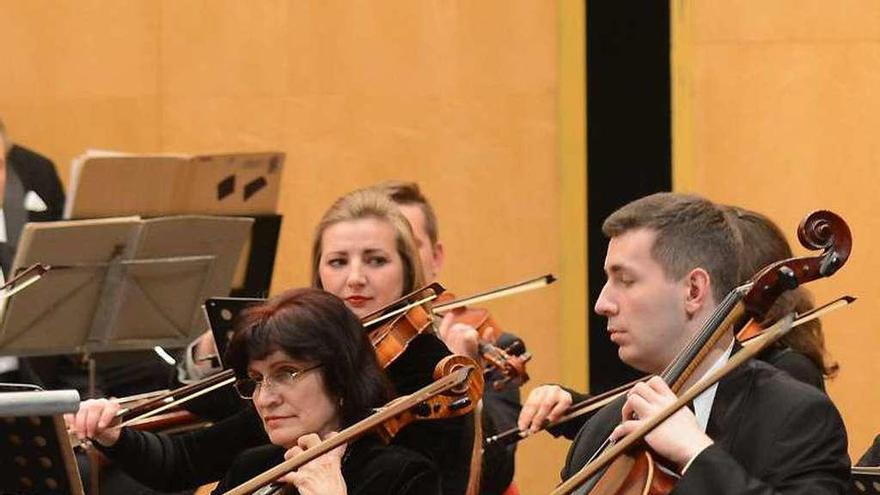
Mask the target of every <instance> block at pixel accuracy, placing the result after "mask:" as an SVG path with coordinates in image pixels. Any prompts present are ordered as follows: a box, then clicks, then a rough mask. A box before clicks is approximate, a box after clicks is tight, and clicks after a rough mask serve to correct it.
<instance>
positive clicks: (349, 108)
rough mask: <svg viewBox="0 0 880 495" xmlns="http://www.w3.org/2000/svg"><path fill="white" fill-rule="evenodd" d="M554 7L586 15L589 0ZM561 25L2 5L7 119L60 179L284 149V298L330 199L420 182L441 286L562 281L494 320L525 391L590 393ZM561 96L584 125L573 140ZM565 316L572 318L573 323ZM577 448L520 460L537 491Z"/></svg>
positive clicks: (358, 5)
mask: <svg viewBox="0 0 880 495" xmlns="http://www.w3.org/2000/svg"><path fill="white" fill-rule="evenodd" d="M560 5H562V9H563V10H564V11H565V9H568V12H569V13H571V12H572V10H571V9H574V10H573V12H574V13H575V15H576V14H577V12H578V11H580V13H581V14H580V15H581V16H582V9H583V7H582V5H580V2H571V1H562V2H560ZM557 8H558V6H557V4H556V3H554V2H545V1H540V2H536V1H513V2H511V1H508V0H494V1H479V2H474V1H449V2H435V1H428V0H425V1H416V2H414V1H410V0H395V1H387V2H366V1H329V2H325V1H310V2H306V1H300V0H260V1H253V2H243V1H238V0H211V1H208V0H202V1H197V0H164V1H156V0H130V1H126V2H114V1H109V0H33V1H28V2H20V1H18V0H0V12H2V13H3V14H2V15H0V46H2V47H3V50H2V53H3V55H4V56H3V59H4V64H3V65H4V68H5V70H4V75H3V77H0V116H2V117H3V118H4V119H5V120H6V123H7V125H8V126H9V128H10V131H11V133H12V134H13V136H14V138H16V139H18V140H19V141H20V142H22V143H25V144H27V145H30V146H32V147H33V148H35V149H37V150H40V151H41V152H43V153H45V154H47V155H48V156H50V157H51V158H53V159H54V160H55V162H56V163H57V165H58V166H59V169H60V170H61V172H62V176H63V177H64V180H65V181H66V180H67V173H68V169H69V165H68V164H69V161H70V159H71V157H73V156H74V155H76V154H78V153H80V152H82V151H83V150H84V149H86V148H110V149H118V150H125V151H134V152H146V151H172V152H209V151H233V150H265V149H279V150H282V151H285V152H286V153H287V163H286V169H285V174H284V178H283V188H282V197H281V201H280V211H281V213H283V214H284V216H285V219H284V225H283V230H282V235H281V245H280V252H279V256H278V260H277V265H276V270H275V283H274V287H273V289H274V290H275V291H277V290H279V289H281V288H283V287H287V286H291V285H304V284H306V283H307V281H308V273H307V271H308V249H309V243H310V239H311V231H312V226H313V225H314V224H315V223H316V220H317V219H318V217H319V216H320V214H321V213H322V211H323V210H324V209H325V208H326V207H327V206H328V205H329V204H330V203H331V201H332V200H333V199H334V198H335V197H337V196H338V195H340V194H342V193H344V192H346V191H348V190H350V189H352V188H355V187H359V186H363V185H366V184H369V183H372V182H375V181H378V180H382V179H387V178H402V179H411V180H417V181H419V182H420V183H421V184H422V185H423V186H424V189H425V191H426V192H427V194H428V195H429V196H430V197H431V198H432V200H433V201H434V203H435V206H436V209H437V211H438V213H439V216H440V218H441V220H442V225H441V232H442V237H443V240H444V241H445V243H446V247H447V251H448V260H449V261H448V266H447V269H446V270H445V273H444V277H443V279H444V282H445V283H446V284H447V286H448V287H450V288H451V289H453V290H455V291H456V292H458V293H459V294H468V293H471V292H474V291H477V290H481V289H485V288H489V287H491V286H494V285H497V284H501V283H506V282H510V281H514V280H517V279H521V278H524V277H528V276H532V275H537V274H541V273H544V272H548V271H552V272H555V273H557V274H559V275H561V276H562V277H563V279H564V280H566V284H567V285H559V286H556V287H553V288H550V289H547V290H544V291H541V292H539V293H532V294H528V295H523V296H520V297H517V298H515V299H511V300H505V301H497V302H493V303H490V304H487V306H488V307H489V309H491V310H492V311H493V312H494V313H495V315H496V319H497V320H498V321H499V322H501V323H502V324H503V325H505V326H509V328H510V329H511V330H514V331H516V332H517V333H519V334H520V335H522V336H523V337H524V338H525V340H526V341H527V343H528V345H529V347H530V350H531V351H532V353H533V354H534V356H535V357H534V359H533V361H532V363H531V364H530V372H531V374H532V384H534V383H539V382H544V381H559V379H560V377H561V376H564V377H566V378H567V380H566V381H567V382H569V383H575V384H578V385H583V383H584V378H585V369H586V366H585V362H584V360H585V356H584V354H583V353H582V352H579V351H578V349H584V347H583V345H584V338H585V337H584V335H583V333H584V325H585V323H584V322H583V318H579V317H578V315H579V314H583V313H582V311H581V310H582V309H583V290H582V289H579V288H578V286H579V284H580V286H581V287H582V283H583V276H584V275H583V269H582V268H583V259H582V258H583V256H584V255H583V250H582V249H581V248H580V247H578V246H582V242H581V241H579V240H578V235H577V234H579V232H581V230H580V229H581V227H580V226H581V225H583V218H584V217H583V210H582V207H581V206H577V205H582V204H583V190H582V187H581V188H579V187H578V186H577V185H574V186H572V184H571V183H570V181H565V184H566V186H565V187H563V182H564V181H563V179H566V178H567V179H572V177H573V178H574V179H577V178H578V177H579V176H581V177H582V173H583V166H582V163H583V162H582V158H583V155H582V152H583V150H582V148H583V141H582V136H583V132H582V130H583V129H582V126H581V127H580V128H578V124H577V121H578V120H579V119H578V117H577V116H578V115H583V113H582V106H583V101H582V99H581V100H578V99H577V96H574V97H571V96H569V97H564V96H560V93H559V86H560V82H559V78H560V72H559V68H558V67H559V57H560V53H562V52H565V53H568V55H566V56H567V57H568V60H570V61H573V62H572V63H575V64H576V63H577V60H578V59H577V57H578V56H580V57H581V58H580V60H581V61H582V51H581V54H580V55H578V54H577V52H578V50H582V43H583V26H582V23H581V25H580V26H579V27H578V26H577V25H575V26H574V27H573V28H572V27H571V26H569V27H568V28H564V27H563V28H561V27H560V17H559V15H558V13H557ZM564 29H568V30H569V34H568V36H569V38H567V39H568V41H567V42H566V44H565V47H568V48H565V47H563V48H564V49H560V44H559V39H560V33H561V32H562V30H564ZM572 29H573V31H572ZM578 29H579V30H580V31H579V32H578ZM579 47H581V48H579ZM572 51H574V55H572ZM568 70H571V69H568ZM574 71H575V72H574V73H570V74H571V75H569V76H567V79H566V81H567V84H568V86H567V87H568V91H569V92H571V91H574V92H575V93H577V87H578V85H580V88H582V87H583V86H582V84H583V75H582V71H581V73H580V74H577V69H575V70H574ZM559 98H563V101H565V102H567V104H568V105H567V107H566V110H565V112H568V113H567V114H566V115H567V117H564V118H565V119H568V120H567V121H568V122H574V123H571V124H565V125H563V130H564V131H565V132H564V133H562V134H561V133H560V131H559V129H560V124H559V122H560V120H561V119H562V118H563V117H561V115H560V113H558V105H557V101H558V99H559ZM565 98H568V99H567V100H566V99H565ZM572 98H573V99H572ZM575 105H580V107H577V106H575ZM565 112H562V113H565ZM578 112H580V113H578ZM566 129H567V130H566ZM578 129H579V130H578ZM566 133H567V134H566ZM578 133H580V134H578ZM563 134H564V135H563ZM566 136H567V137H566ZM578 136H580V137H578ZM560 146H562V147H563V148H562V149H563V150H564V153H563V155H564V156H562V155H561V154H560V152H559V150H560ZM578 160H581V161H580V162H578ZM572 163H573V164H575V165H574V168H572V165H571V164H572ZM578 171H580V172H579V173H580V175H579V173H578ZM572 173H573V174H574V175H571V174H572ZM581 180H582V179H581ZM564 198H567V199H566V201H565V202H563V199H564ZM567 205H575V206H567ZM563 215H565V216H564V217H563ZM563 218H565V219H566V220H565V221H566V222H569V224H571V222H574V225H576V227H577V229H578V230H573V229H571V228H566V229H563V228H561V222H562V221H563V220H562V219H563ZM577 222H580V223H579V224H578V223H577ZM566 239H568V240H572V241H573V242H564V241H566ZM571 246H574V247H571ZM566 249H567V251H566ZM560 272H561V273H560ZM579 290H580V292H578V291H579ZM563 291H565V294H566V296H565V297H563V295H562V294H563ZM579 311H580V313H579ZM563 314H571V315H574V317H573V318H571V319H566V320H565V324H564V325H563V321H564V320H563V317H562V315H563ZM563 349H565V350H566V352H567V353H566V354H565V357H564V359H565V361H560V360H559V359H558V357H559V356H560V355H562V354H563ZM566 448H567V443H566V442H564V441H552V440H550V439H548V438H545V437H544V436H542V437H541V438H536V439H533V440H530V441H528V442H525V443H524V444H523V447H522V449H521V455H520V458H519V461H520V466H519V467H520V468H519V470H518V475H517V479H518V480H519V482H520V485H521V487H522V489H523V492H524V493H535V492H540V491H547V490H548V489H549V488H550V487H551V486H553V485H554V483H555V481H556V479H557V476H558V466H560V465H561V463H562V459H563V456H564V453H565V449H566ZM538 466H541V468H539V467H538ZM547 466H551V467H550V468H549V469H548V468H547Z"/></svg>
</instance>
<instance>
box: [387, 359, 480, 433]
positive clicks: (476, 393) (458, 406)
mask: <svg viewBox="0 0 880 495" xmlns="http://www.w3.org/2000/svg"><path fill="white" fill-rule="evenodd" d="M463 366H475V363H474V361H473V360H472V359H471V358H469V357H465V356H460V355H452V356H447V357H445V358H443V359H442V360H441V361H440V362H439V363H437V366H436V367H435V368H434V379H435V380H439V379H440V378H442V377H444V376H447V375H449V374H450V373H452V372H454V371H456V370H458V369H459V368H461V367H463ZM482 396H483V377H482V375H480V374H479V373H472V374H471V375H470V376H469V377H468V380H467V381H466V382H465V383H464V384H462V385H461V386H459V387H456V388H452V389H450V390H448V391H446V392H444V393H442V394H439V395H435V396H434V397H432V398H430V399H428V400H426V401H424V402H422V403H421V404H420V405H419V406H417V407H414V408H411V409H407V410H406V411H403V412H402V413H401V414H399V415H397V416H395V417H394V418H392V419H390V420H388V421H385V422H384V423H382V424H381V425H379V426H378V427H377V428H376V433H377V434H378V435H379V437H380V438H382V440H383V441H384V442H385V443H389V442H390V441H391V439H393V438H394V436H395V435H397V433H398V432H399V431H400V430H402V429H403V427H405V426H406V425H408V424H410V423H412V422H413V421H424V420H435V419H445V418H454V417H457V416H462V415H465V414H467V413H469V412H471V411H472V410H473V409H474V407H475V406H476V404H477V402H479V401H480V399H481V398H482ZM392 404H393V402H392Z"/></svg>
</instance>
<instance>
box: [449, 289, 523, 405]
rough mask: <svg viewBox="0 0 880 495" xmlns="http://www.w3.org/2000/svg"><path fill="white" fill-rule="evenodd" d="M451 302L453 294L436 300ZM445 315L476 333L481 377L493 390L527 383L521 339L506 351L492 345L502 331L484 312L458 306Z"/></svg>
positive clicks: (483, 310) (490, 316)
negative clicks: (450, 315)
mask: <svg viewBox="0 0 880 495" xmlns="http://www.w3.org/2000/svg"><path fill="white" fill-rule="evenodd" d="M454 299H455V296H454V295H453V294H451V293H449V292H446V293H444V294H443V295H442V296H441V297H440V298H438V303H440V304H443V303H444V302H449V301H453V300H454ZM449 312H450V313H452V315H453V323H462V324H465V325H468V326H470V327H472V328H473V329H474V330H476V332H477V335H478V336H479V337H478V340H477V346H478V347H477V350H478V351H479V353H480V356H481V357H482V358H483V363H484V366H483V377H484V378H485V379H486V381H487V382H490V383H492V387H493V388H495V390H503V389H504V388H505V387H506V386H508V385H514V386H517V387H519V386H521V385H522V384H524V383H525V382H527V381H528V380H529V374H528V373H527V372H526V363H527V362H528V361H529V359H531V358H532V356H531V354H529V353H528V352H525V348H524V347H523V344H522V341H521V340H517V341H515V342H514V343H513V344H511V345H510V346H508V347H507V348H502V347H499V346H498V345H496V344H497V342H498V339H499V337H501V334H502V333H503V332H504V330H502V329H501V327H500V326H499V325H498V324H497V323H495V320H494V319H493V318H492V315H491V314H489V311H488V310H486V309H484V308H474V307H470V306H462V307H457V308H455V309H451V310H449Z"/></svg>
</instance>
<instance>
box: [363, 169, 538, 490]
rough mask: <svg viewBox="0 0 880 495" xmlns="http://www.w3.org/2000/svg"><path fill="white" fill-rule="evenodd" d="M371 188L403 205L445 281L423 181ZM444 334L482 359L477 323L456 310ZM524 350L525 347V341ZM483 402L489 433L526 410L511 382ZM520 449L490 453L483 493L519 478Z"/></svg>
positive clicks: (433, 272)
mask: <svg viewBox="0 0 880 495" xmlns="http://www.w3.org/2000/svg"><path fill="white" fill-rule="evenodd" d="M370 189H374V190H376V191H379V192H381V193H382V194H384V195H386V196H387V197H388V198H390V199H391V200H392V201H393V202H394V203H395V204H396V205H397V207H398V209H399V210H400V212H401V213H403V216H404V217H406V219H407V220H408V221H409V224H410V226H411V227H412V231H413V239H414V240H415V243H416V248H417V249H418V251H419V258H421V261H422V267H423V270H424V273H425V278H426V279H427V281H428V282H432V281H435V280H439V279H440V272H441V270H442V269H443V265H444V263H445V261H446V254H445V250H444V246H443V242H442V241H441V240H440V235H439V226H438V221H437V215H436V213H435V212H434V208H433V206H432V205H431V203H430V201H428V199H427V198H426V197H425V196H424V194H422V191H421V189H420V188H419V185H418V184H416V183H415V182H404V181H386V182H381V183H379V184H376V185H374V186H372V187H371V188H370ZM438 333H439V334H440V338H441V339H442V340H443V342H444V343H446V345H447V346H448V347H449V349H450V350H452V352H454V353H456V354H462V355H465V356H468V357H470V358H473V359H474V360H476V361H478V362H479V360H480V356H479V352H478V348H479V335H478V333H477V331H476V330H475V329H474V328H473V327H471V326H469V325H467V324H464V323H456V322H454V319H453V315H452V313H447V314H446V315H445V316H444V318H443V320H442V321H441V322H440V325H439V327H438ZM516 341H520V340H519V338H518V337H516V336H515V335H513V334H510V333H502V335H501V337H500V338H499V339H498V342H497V345H499V346H500V347H502V348H506V347H508V346H510V345H511V344H513V343H514V342H516ZM520 342H521V341H520ZM522 351H525V348H524V345H523V346H522ZM483 405H484V409H483V411H484V414H485V415H487V416H488V417H489V419H490V421H489V424H488V425H486V427H485V428H484V429H485V430H486V431H484V434H486V436H489V435H491V434H492V433H495V432H497V431H502V430H506V429H508V428H512V427H513V426H515V425H516V421H517V417H518V416H519V411H520V392H519V387H516V386H507V387H504V388H503V389H501V390H496V389H495V388H494V387H491V386H487V387H485V388H484V392H483ZM515 448H516V445H510V446H506V447H503V446H494V447H491V448H489V449H487V451H485V452H484V462H483V476H482V484H481V493H484V494H491V493H501V492H503V491H504V489H505V488H507V485H509V484H510V482H511V480H512V479H513V473H514V456H515Z"/></svg>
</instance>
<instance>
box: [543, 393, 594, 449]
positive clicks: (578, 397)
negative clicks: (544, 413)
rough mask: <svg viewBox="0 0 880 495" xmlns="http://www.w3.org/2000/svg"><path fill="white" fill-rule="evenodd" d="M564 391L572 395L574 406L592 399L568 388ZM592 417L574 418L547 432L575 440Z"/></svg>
mask: <svg viewBox="0 0 880 495" xmlns="http://www.w3.org/2000/svg"><path fill="white" fill-rule="evenodd" d="M560 387H562V385H560ZM562 389H563V390H565V391H566V392H568V393H570V394H571V403H572V405H574V404H579V403H581V402H583V401H585V400H587V399H589V398H590V397H592V396H591V395H589V394H582V393H580V392H577V391H575V390H572V389H570V388H568V387H562ZM591 417H592V414H584V415H583V416H578V417H576V418H572V419H570V420H568V421H566V422H565V423H562V424H560V425H557V426H554V427H552V428H547V432H549V433H550V434H551V435H553V436H554V437H559V436H563V437H565V438H567V439H569V440H574V437H575V436H576V435H577V434H578V432H579V431H581V428H583V427H584V425H585V424H586V423H587V420H589V419H590V418H591Z"/></svg>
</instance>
